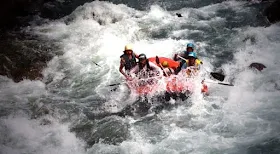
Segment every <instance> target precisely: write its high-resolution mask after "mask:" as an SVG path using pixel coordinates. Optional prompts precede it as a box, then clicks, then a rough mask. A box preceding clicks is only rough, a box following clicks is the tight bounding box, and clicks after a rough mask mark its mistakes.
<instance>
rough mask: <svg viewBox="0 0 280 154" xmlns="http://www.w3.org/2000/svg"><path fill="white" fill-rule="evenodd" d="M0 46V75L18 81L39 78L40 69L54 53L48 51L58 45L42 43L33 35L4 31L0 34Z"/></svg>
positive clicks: (40, 76)
mask: <svg viewBox="0 0 280 154" xmlns="http://www.w3.org/2000/svg"><path fill="white" fill-rule="evenodd" d="M0 48H1V53H0V75H5V76H7V77H9V78H12V79H13V80H14V81H15V82H19V81H21V80H23V79H30V80H40V79H41V78H42V77H43V76H42V74H41V71H42V69H43V68H45V67H46V65H47V62H48V61H49V60H51V58H52V57H53V56H54V55H55V54H54V53H52V52H50V51H52V49H54V48H58V47H55V45H53V44H51V43H49V42H48V43H46V44H44V43H43V41H42V40H40V39H38V38H36V37H35V36H28V35H26V34H22V33H5V34H4V35H1V36H0Z"/></svg>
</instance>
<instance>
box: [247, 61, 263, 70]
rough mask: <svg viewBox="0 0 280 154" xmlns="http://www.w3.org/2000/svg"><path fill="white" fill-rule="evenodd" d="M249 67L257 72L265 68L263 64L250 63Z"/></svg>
mask: <svg viewBox="0 0 280 154" xmlns="http://www.w3.org/2000/svg"><path fill="white" fill-rule="evenodd" d="M249 67H250V68H255V69H257V70H258V71H262V70H263V69H264V68H266V66H265V65H264V64H261V63H252V64H251V65H250V66H249Z"/></svg>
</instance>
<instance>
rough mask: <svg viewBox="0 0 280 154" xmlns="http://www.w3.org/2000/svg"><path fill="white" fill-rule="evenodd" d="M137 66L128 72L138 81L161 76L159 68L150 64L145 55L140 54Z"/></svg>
mask: <svg viewBox="0 0 280 154" xmlns="http://www.w3.org/2000/svg"><path fill="white" fill-rule="evenodd" d="M138 59H139V62H138V64H137V65H136V66H135V67H134V68H132V69H131V71H130V72H129V73H130V74H131V75H132V76H133V75H135V76H136V77H138V78H139V79H148V78H152V77H156V76H163V74H162V71H161V69H160V67H158V66H157V65H156V64H154V63H152V62H150V61H149V60H148V59H147V57H146V55H145V54H140V55H139V57H138Z"/></svg>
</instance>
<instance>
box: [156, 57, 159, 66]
mask: <svg viewBox="0 0 280 154" xmlns="http://www.w3.org/2000/svg"><path fill="white" fill-rule="evenodd" d="M156 63H157V64H159V58H158V56H156Z"/></svg>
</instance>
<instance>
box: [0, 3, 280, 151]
mask: <svg viewBox="0 0 280 154" xmlns="http://www.w3.org/2000/svg"><path fill="white" fill-rule="evenodd" d="M111 2H113V3H109V2H104V1H100V2H90V3H86V4H85V5H83V6H80V7H78V8H77V9H76V10H75V11H74V12H72V13H71V14H70V15H68V16H66V17H64V18H61V19H58V20H53V21H48V20H44V22H38V21H34V23H33V24H32V26H30V27H26V28H24V29H23V30H24V31H25V32H26V33H29V34H31V35H36V36H37V37H40V38H42V39H45V40H48V41H49V42H51V43H52V44H55V45H56V46H58V49H57V50H59V51H60V52H61V50H62V51H63V54H59V55H57V56H55V57H54V58H53V59H52V60H51V61H50V62H49V63H48V66H47V68H46V69H44V71H43V75H44V78H43V80H42V81H29V80H24V81H22V82H19V83H14V82H13V81H12V80H10V79H8V78H6V77H4V76H1V77H0V96H1V97H0V98H1V99H0V111H1V113H0V116H1V118H0V121H1V122H0V132H1V134H0V143H1V144H0V149H1V153H279V151H280V149H279V132H280V131H279V130H280V129H279V128H280V124H279V120H278V119H279V118H280V117H279V116H280V114H279V109H280V106H279V100H280V99H279V96H280V95H279V89H280V74H279V67H278V66H279V62H280V61H279V58H280V57H279V56H280V54H279V52H278V50H279V48H280V45H279V43H280V37H279V36H280V31H279V30H280V27H279V25H278V24H276V25H272V26H269V27H265V26H267V24H266V23H265V20H264V18H263V17H262V16H261V15H260V14H259V12H260V10H261V9H262V6H260V5H257V4H250V3H247V2H242V1H218V0H217V1H202V0H192V1H179V0H178V1H172V2H171V1H145V2H143V1H111ZM176 13H181V14H182V16H183V17H181V18H179V17H177V16H176V15H175V14H176ZM40 21H42V19H40ZM38 23H40V24H38ZM42 23H43V24H42ZM188 42H194V43H195V45H196V49H197V53H198V55H199V57H200V58H201V59H202V60H203V62H204V67H205V69H206V70H208V71H209V70H219V71H223V72H224V73H225V75H226V80H230V81H232V82H233V83H234V85H235V86H234V87H228V86H221V85H217V84H210V83H209V84H208V85H209V88H210V96H208V97H203V96H202V95H201V94H200V93H199V92H197V93H194V94H193V95H191V96H190V98H189V99H187V100H184V101H182V100H178V101H175V100H171V101H169V102H164V101H162V100H156V99H153V98H148V100H145V99H140V100H139V98H138V97H137V96H135V94H133V93H131V92H130V90H129V89H128V88H127V87H126V86H125V85H124V84H121V85H120V86H117V87H111V86H107V85H109V84H112V83H119V82H122V81H123V78H122V76H121V75H120V73H119V72H118V65H119V56H120V55H121V54H122V50H123V47H124V45H125V44H127V43H132V44H133V45H134V48H135V52H137V53H142V52H143V53H145V54H146V55H147V56H155V55H160V56H166V57H171V56H172V55H173V54H174V53H175V52H179V51H182V50H184V48H185V44H186V43H188ZM44 43H46V42H44ZM47 43H48V42H47ZM51 43H49V44H51ZM54 53H55V51H54ZM93 62H96V63H98V64H99V65H101V67H98V66H96V65H95V64H94V63H93ZM252 62H260V63H263V64H265V65H266V66H267V68H266V69H265V70H264V71H263V72H257V71H253V70H249V69H247V66H249V65H250V63H252ZM206 77H208V76H206ZM197 82H199V81H197ZM162 103H165V104H168V105H166V106H165V108H164V109H163V110H160V111H159V112H157V113H155V112H153V111H154V110H153V109H156V107H157V106H158V105H160V104H162ZM135 104H136V105H135ZM137 104H138V105H137ZM128 105H132V106H133V107H134V108H135V109H134V110H133V108H127V106H128ZM145 106H150V107H151V109H150V110H146V111H145V113H144V114H142V113H143V112H144V109H145ZM139 108H140V109H141V108H142V109H141V110H137V109H139ZM123 109H126V110H128V111H129V112H130V113H132V115H131V116H126V117H123V116H120V115H119V114H116V113H118V112H119V111H122V110H123Z"/></svg>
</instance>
